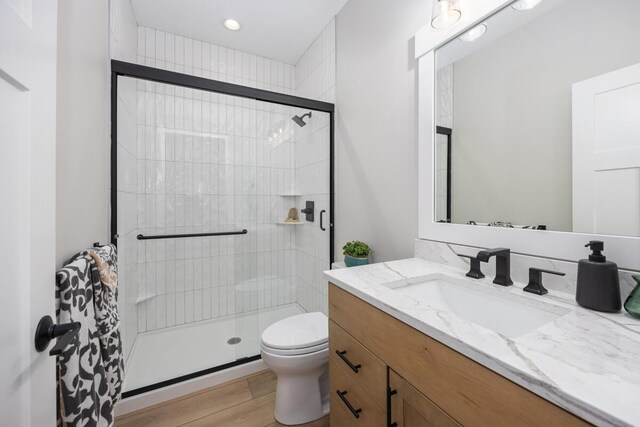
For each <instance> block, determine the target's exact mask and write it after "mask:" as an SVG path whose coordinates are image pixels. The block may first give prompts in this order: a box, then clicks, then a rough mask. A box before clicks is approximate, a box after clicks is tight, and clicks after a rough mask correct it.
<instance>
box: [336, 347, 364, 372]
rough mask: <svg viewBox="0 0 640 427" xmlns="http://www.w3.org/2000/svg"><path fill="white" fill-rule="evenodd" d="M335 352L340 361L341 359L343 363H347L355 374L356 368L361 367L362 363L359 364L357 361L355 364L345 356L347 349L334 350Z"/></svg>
mask: <svg viewBox="0 0 640 427" xmlns="http://www.w3.org/2000/svg"><path fill="white" fill-rule="evenodd" d="M336 354H337V355H338V357H340V359H342V361H343V362H344V363H346V364H347V366H349V367H350V368H351V370H352V371H353V372H355V373H356V374H357V373H358V370H359V369H360V368H362V365H361V364H359V363H358V364H357V365H354V364H353V363H351V361H350V360H349V359H347V357H346V356H345V354H347V350H343V351H340V350H336Z"/></svg>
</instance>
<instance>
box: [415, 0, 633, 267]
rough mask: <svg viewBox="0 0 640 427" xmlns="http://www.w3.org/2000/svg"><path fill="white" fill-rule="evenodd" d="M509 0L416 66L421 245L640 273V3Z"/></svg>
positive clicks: (459, 31)
mask: <svg viewBox="0 0 640 427" xmlns="http://www.w3.org/2000/svg"><path fill="white" fill-rule="evenodd" d="M480 3H482V2H480ZM484 3H494V4H495V3H496V2H495V1H493V2H487V1H485V2H484ZM501 3H502V4H501V5H500V6H499V7H496V8H494V9H493V10H492V11H491V13H489V14H485V15H478V16H474V17H472V18H473V19H467V22H466V24H465V25H463V26H461V27H459V28H457V29H456V32H455V33H453V34H452V35H451V36H450V37H448V38H447V40H443V41H442V42H441V43H439V44H434V45H433V46H432V49H431V50H430V51H428V52H427V53H426V54H425V55H423V56H421V57H420V143H421V162H420V165H421V166H420V169H421V178H420V179H421V190H420V198H421V203H420V206H421V212H420V217H421V223H420V237H423V238H436V239H437V240H448V239H447V238H446V237H445V238H443V236H453V240H456V243H462V244H465V243H467V244H474V245H476V244H477V245H479V246H491V244H489V243H488V242H486V240H494V241H496V242H500V241H506V242H508V241H514V242H516V243H515V244H514V245H515V246H517V248H516V250H519V251H520V252H523V253H531V254H536V255H544V256H553V257H557V258H564V259H570V260H571V259H577V256H576V255H577V254H578V253H581V252H579V251H576V250H571V249H566V248H567V245H572V244H573V243H572V242H573V241H576V242H577V239H576V238H579V239H580V242H582V241H583V240H585V238H587V239H590V238H600V239H601V240H605V241H607V240H608V241H611V242H613V241H612V239H615V240H616V241H618V242H622V243H621V245H622V246H620V247H619V248H618V249H615V248H612V245H608V248H611V249H612V250H614V251H616V252H617V251H619V250H620V249H622V247H625V248H626V249H624V250H623V251H626V252H625V258H626V257H627V256H628V254H629V252H628V251H629V250H632V251H633V253H634V255H633V256H637V258H635V259H633V258H631V257H630V258H627V259H628V260H627V261H626V263H627V267H628V268H633V267H635V268H638V267H639V266H640V249H639V246H640V245H639V244H638V242H639V241H640V239H638V237H640V49H638V47H637V44H638V41H639V40H640V25H638V22H640V2H638V1H637V0H542V1H531V0H526V1H523V0H520V1H516V2H501ZM432 38H433V37H432ZM429 96H430V97H431V100H429ZM427 186H430V187H431V188H427ZM427 198H428V199H427ZM427 209H428V210H430V212H428V211H427ZM442 227H445V228H446V230H447V231H444V230H445V228H442ZM498 228H499V230H498ZM439 229H442V230H443V231H438V232H436V233H434V232H435V231H436V230H439ZM486 229H492V230H493V231H491V232H487V231H486ZM506 229H509V230H510V231H507V230H506ZM496 233H497V234H496ZM523 233H529V234H523ZM474 236H475V237H474ZM483 236H484V240H485V242H482V240H483ZM487 236H492V237H487ZM497 236H503V237H501V238H498V239H495V238H496V237H497ZM516 236H517V237H516ZM597 236H600V237H597ZM523 239H526V240H523ZM558 239H559V240H558ZM563 239H564V240H563ZM554 240H555V241H556V242H557V243H556V244H552V246H549V245H548V243H550V242H552V241H554ZM471 241H473V242H474V243H472V242H471ZM506 242H505V243H501V244H503V245H506V244H507V243H506ZM536 242H537V243H536ZM560 242H564V243H563V244H559V243H560ZM585 243H586V241H585ZM553 246H555V249H554V248H553ZM549 249H551V252H553V253H549V251H548V250H549ZM573 254H576V255H573Z"/></svg>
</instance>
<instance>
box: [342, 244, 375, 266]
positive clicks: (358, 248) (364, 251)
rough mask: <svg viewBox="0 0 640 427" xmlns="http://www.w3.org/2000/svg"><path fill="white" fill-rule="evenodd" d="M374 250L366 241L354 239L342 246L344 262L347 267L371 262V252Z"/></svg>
mask: <svg viewBox="0 0 640 427" xmlns="http://www.w3.org/2000/svg"><path fill="white" fill-rule="evenodd" d="M371 252H373V250H372V249H371V248H370V247H369V245H367V244H366V243H364V242H361V241H359V240H354V241H352V242H348V243H346V244H345V245H344V246H343V247H342V253H343V254H344V263H345V265H346V266H347V267H356V266H359V265H367V264H369V254H370V253H371Z"/></svg>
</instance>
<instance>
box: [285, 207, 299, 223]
mask: <svg viewBox="0 0 640 427" xmlns="http://www.w3.org/2000/svg"><path fill="white" fill-rule="evenodd" d="M284 222H298V210H297V209H296V208H291V209H289V216H287V219H285V220H284Z"/></svg>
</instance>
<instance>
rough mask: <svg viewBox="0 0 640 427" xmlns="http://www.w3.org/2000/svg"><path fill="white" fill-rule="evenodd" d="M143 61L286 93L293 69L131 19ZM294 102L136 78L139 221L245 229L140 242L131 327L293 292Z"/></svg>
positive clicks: (166, 230)
mask: <svg viewBox="0 0 640 427" xmlns="http://www.w3.org/2000/svg"><path fill="white" fill-rule="evenodd" d="M138 62H139V63H141V64H144V65H148V66H153V67H157V68H162V69H168V70H173V71H178V72H181V73H187V74H193V75H197V76H202V77H205V78H212V79H216V80H222V81H228V82H231V83H236V84H241V85H245V86H251V87H258V88H263V89H267V90H272V91H277V92H281V93H289V94H292V93H293V92H294V84H295V67H294V66H292V65H289V64H284V63H281V62H277V61H274V60H270V59H268V58H262V57H258V56H255V55H251V54H247V53H245V52H239V51H236V50H233V49H228V48H225V47H222V46H217V45H213V44H209V43H205V42H201V41H199V40H193V39H189V38H185V37H182V36H178V35H173V34H169V33H165V32H162V31H157V30H154V29H150V28H144V27H139V28H138ZM293 114H294V109H293V108H290V107H284V106H279V105H275V104H269V103H264V102H257V101H253V100H247V99H241V98H235V97H230V96H225V95H218V94H212V93H208V92H204V91H198V90H191V89H186V88H179V87H174V86H171V85H163V84H156V83H143V82H142V83H139V84H138V115H137V132H138V147H137V148H138V150H137V156H138V166H137V170H138V191H137V192H138V201H137V202H138V216H137V224H138V228H139V229H140V230H141V232H142V233H143V234H181V233H193V232H207V231H213V232H216V231H232V230H241V229H247V230H248V234H246V235H241V236H230V237H205V238H187V239H171V240H150V241H142V242H139V243H138V297H139V304H138V332H144V331H151V330H155V329H159V328H165V327H170V326H174V325H181V324H185V323H191V322H197V321H201V320H206V319H213V318H217V317H222V316H227V315H233V314H237V313H243V312H247V311H253V310H256V309H259V308H267V307H274V306H278V305H283V304H288V303H291V302H294V301H295V290H294V288H293V283H294V280H293V278H294V276H295V260H296V257H295V251H294V248H295V234H294V233H295V229H294V228H293V227H291V226H285V225H278V224H276V222H278V221H283V220H284V219H285V218H286V215H287V211H288V208H289V206H288V205H287V203H288V201H287V198H284V197H281V196H280V195H281V194H288V193H291V191H292V189H293V188H294V187H295V183H294V179H295V160H296V159H295V146H294V143H295V140H294V137H293V136H294V135H295V130H294V129H293V128H292V126H294V124H293V122H292V121H291V120H290V118H291V117H292V116H293Z"/></svg>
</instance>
